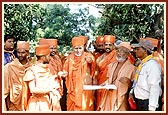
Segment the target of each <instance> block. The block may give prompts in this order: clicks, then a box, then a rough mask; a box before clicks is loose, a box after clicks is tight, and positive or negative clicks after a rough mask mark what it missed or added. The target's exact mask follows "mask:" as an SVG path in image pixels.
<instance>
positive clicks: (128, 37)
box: [96, 4, 164, 41]
mask: <svg viewBox="0 0 168 115" xmlns="http://www.w3.org/2000/svg"><path fill="white" fill-rule="evenodd" d="M96 6H97V7H98V8H100V7H101V9H102V12H101V13H102V17H101V22H100V23H99V27H98V30H97V33H96V34H98V35H105V34H112V35H115V36H116V37H117V39H121V40H123V41H132V40H137V39H139V38H141V37H158V36H156V35H155V32H156V30H163V21H161V20H160V19H162V20H163V15H162V14H163V13H164V9H163V8H164V5H163V4H105V5H102V4H98V5H96Z"/></svg>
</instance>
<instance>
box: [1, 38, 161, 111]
mask: <svg viewBox="0 0 168 115" xmlns="http://www.w3.org/2000/svg"><path fill="white" fill-rule="evenodd" d="M88 40H89V38H88V37H87V36H75V37H73V38H72V41H71V43H72V48H73V51H71V52H69V54H68V56H64V55H60V53H59V52H58V50H57V48H58V41H57V39H46V38H40V39H39V43H38V45H37V46H35V55H34V56H33V57H30V53H29V49H30V43H29V42H28V41H17V43H16V47H14V41H15V38H14V37H13V36H11V35H5V36H4V76H3V85H4V87H3V90H2V91H3V100H2V102H3V110H4V111H33V112H39V111H164V55H163V52H160V51H158V47H159V40H158V39H156V38H140V39H139V41H138V43H132V44H130V42H125V41H121V40H120V41H118V40H116V37H115V36H114V35H104V36H98V37H97V38H96V40H95V42H93V43H92V44H93V46H94V49H95V50H94V52H90V51H88V50H87V48H86V46H87V44H88ZM110 85H114V86H115V87H116V88H108V87H107V86H110ZM84 86H89V87H90V89H85V87H84ZM95 87H96V88H97V89H95Z"/></svg>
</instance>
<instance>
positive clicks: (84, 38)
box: [78, 36, 88, 44]
mask: <svg viewBox="0 0 168 115" xmlns="http://www.w3.org/2000/svg"><path fill="white" fill-rule="evenodd" d="M78 38H79V39H83V40H84V44H86V43H87V41H88V37H86V36H78Z"/></svg>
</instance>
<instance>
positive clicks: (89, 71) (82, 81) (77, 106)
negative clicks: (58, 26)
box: [63, 36, 95, 111]
mask: <svg viewBox="0 0 168 115" xmlns="http://www.w3.org/2000/svg"><path fill="white" fill-rule="evenodd" d="M84 44H85V42H84V39H82V38H81V37H80V36H78V37H74V38H72V46H73V50H74V51H73V52H72V53H71V54H70V55H69V56H68V57H67V59H66V61H65V63H64V66H63V71H66V72H68V75H67V76H66V87H67V93H68V94H67V96H68V97H67V110H68V111H93V110H94V97H93V96H94V95H93V93H94V92H93V91H86V90H84V89H83V85H92V77H93V75H94V68H95V67H94V66H93V65H95V60H94V57H93V55H91V54H90V53H87V52H84Z"/></svg>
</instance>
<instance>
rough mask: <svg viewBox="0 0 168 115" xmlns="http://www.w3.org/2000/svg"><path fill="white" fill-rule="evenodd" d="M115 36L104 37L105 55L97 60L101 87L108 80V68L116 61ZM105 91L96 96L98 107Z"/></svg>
mask: <svg viewBox="0 0 168 115" xmlns="http://www.w3.org/2000/svg"><path fill="white" fill-rule="evenodd" d="M114 43H115V36H113V35H105V36H104V48H105V53H104V54H102V55H101V56H100V57H98V58H97V60H96V65H97V67H96V74H95V75H96V76H97V84H98V85H100V84H102V83H103V82H104V81H106V80H107V69H108V68H107V66H108V65H109V64H110V63H112V62H114V61H115V60H116V50H115V49H114V48H115V46H114ZM104 91H105V90H104V89H100V90H97V92H96V93H97V94H96V105H97V107H98V105H99V101H100V100H101V98H103V97H102V94H103V93H104Z"/></svg>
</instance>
